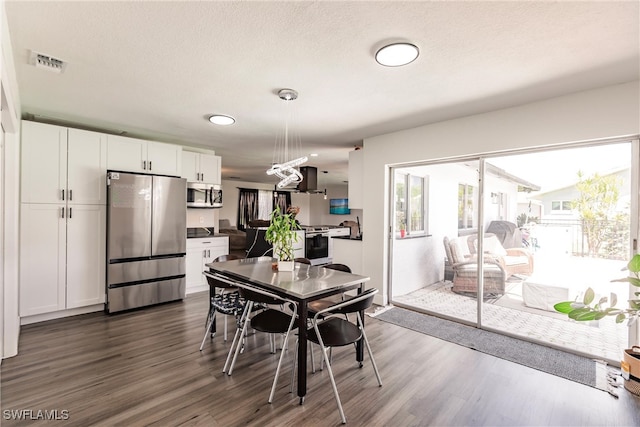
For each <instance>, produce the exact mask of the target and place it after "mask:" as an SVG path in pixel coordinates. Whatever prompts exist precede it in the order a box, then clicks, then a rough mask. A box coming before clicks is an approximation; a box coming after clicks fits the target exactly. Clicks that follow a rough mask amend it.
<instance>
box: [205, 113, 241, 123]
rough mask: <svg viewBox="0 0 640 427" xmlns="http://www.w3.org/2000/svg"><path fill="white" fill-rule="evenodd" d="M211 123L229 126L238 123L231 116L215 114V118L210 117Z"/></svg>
mask: <svg viewBox="0 0 640 427" xmlns="http://www.w3.org/2000/svg"><path fill="white" fill-rule="evenodd" d="M209 121H210V122H211V123H213V124H214V125H221V126H227V125H232V124H234V123H235V122H236V119H234V118H233V117H231V116H225V115H223V114H214V115H213V116H211V117H209Z"/></svg>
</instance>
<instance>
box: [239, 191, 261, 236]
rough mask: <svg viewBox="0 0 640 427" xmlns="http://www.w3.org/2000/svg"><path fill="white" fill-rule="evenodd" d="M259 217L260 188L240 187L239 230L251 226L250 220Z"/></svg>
mask: <svg viewBox="0 0 640 427" xmlns="http://www.w3.org/2000/svg"><path fill="white" fill-rule="evenodd" d="M254 219H258V190H252V189H247V188H240V197H239V198H238V230H244V229H246V228H247V227H248V226H249V221H253V220H254Z"/></svg>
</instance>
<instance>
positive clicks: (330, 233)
mask: <svg viewBox="0 0 640 427" xmlns="http://www.w3.org/2000/svg"><path fill="white" fill-rule="evenodd" d="M302 229H303V230H304V231H305V257H306V258H307V259H309V260H310V261H311V264H312V265H321V264H329V263H331V262H332V261H333V239H332V237H334V236H343V235H347V236H348V235H349V233H350V231H351V229H350V228H349V227H341V226H335V225H303V226H302Z"/></svg>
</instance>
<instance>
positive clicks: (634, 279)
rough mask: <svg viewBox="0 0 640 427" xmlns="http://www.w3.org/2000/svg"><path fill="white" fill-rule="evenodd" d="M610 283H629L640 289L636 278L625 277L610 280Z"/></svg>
mask: <svg viewBox="0 0 640 427" xmlns="http://www.w3.org/2000/svg"><path fill="white" fill-rule="evenodd" d="M612 282H628V283H631V284H632V285H633V286H636V287H639V288H640V279H638V278H637V277H625V278H622V279H614V280H612Z"/></svg>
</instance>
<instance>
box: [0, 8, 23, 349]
mask: <svg viewBox="0 0 640 427" xmlns="http://www.w3.org/2000/svg"><path fill="white" fill-rule="evenodd" d="M0 15H1V21H0V22H1V24H0V27H1V28H0V40H1V42H2V44H1V46H2V55H1V57H0V58H1V59H0V69H1V70H0V71H1V76H2V77H1V88H2V90H1V91H0V92H1V95H2V118H1V119H2V127H3V128H4V130H5V132H6V133H5V140H4V165H3V167H2V169H1V170H0V173H2V174H3V181H4V200H3V208H4V224H0V226H2V227H4V230H3V233H2V236H3V240H2V241H1V242H0V244H2V245H4V250H3V253H4V262H3V264H4V272H3V273H4V274H3V276H4V277H3V280H2V286H0V292H2V293H3V298H2V299H3V301H2V302H3V306H2V307H1V308H2V309H1V310H0V328H2V329H3V333H2V334H0V335H2V338H3V345H2V352H1V353H0V358H5V357H10V356H15V355H16V354H18V337H19V334H20V317H19V316H18V297H19V296H18V253H19V251H18V229H19V220H18V218H19V209H18V207H19V176H20V170H19V164H20V143H19V141H20V134H19V123H20V121H19V117H20V98H19V93H18V82H17V79H16V76H15V66H14V63H13V53H12V49H11V39H10V37H9V28H8V25H7V20H6V14H5V10H4V0H2V1H1V2H0Z"/></svg>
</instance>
